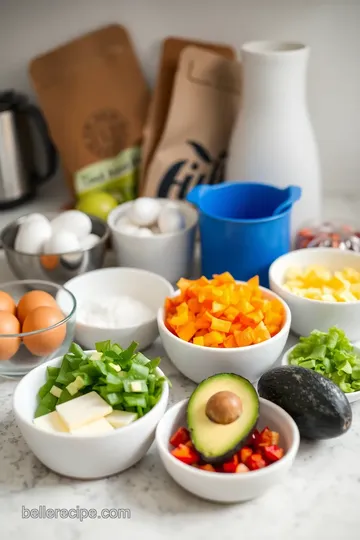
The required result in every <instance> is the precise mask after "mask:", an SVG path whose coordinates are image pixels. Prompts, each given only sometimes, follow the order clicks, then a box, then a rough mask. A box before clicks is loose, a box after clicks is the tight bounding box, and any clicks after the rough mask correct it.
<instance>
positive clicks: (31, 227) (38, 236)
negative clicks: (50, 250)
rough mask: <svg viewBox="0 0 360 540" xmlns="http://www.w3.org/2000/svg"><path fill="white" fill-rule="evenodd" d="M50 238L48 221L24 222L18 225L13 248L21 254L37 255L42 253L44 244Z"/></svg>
mask: <svg viewBox="0 0 360 540" xmlns="http://www.w3.org/2000/svg"><path fill="white" fill-rule="evenodd" d="M50 236H51V226H50V223H49V222H48V221H39V220H34V221H29V222H27V221H25V223H23V224H22V225H20V227H19V230H18V233H17V235H16V238H15V242H14V248H15V250H16V251H20V252H21V253H29V254H32V255H37V254H40V253H42V251H43V246H44V244H45V243H46V242H47V241H48V239H49V238H50Z"/></svg>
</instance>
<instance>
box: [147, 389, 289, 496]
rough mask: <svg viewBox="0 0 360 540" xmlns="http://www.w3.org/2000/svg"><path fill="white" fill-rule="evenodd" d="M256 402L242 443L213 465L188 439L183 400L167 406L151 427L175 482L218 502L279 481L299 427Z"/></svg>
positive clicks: (256, 492)
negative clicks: (255, 420) (256, 408)
mask: <svg viewBox="0 0 360 540" xmlns="http://www.w3.org/2000/svg"><path fill="white" fill-rule="evenodd" d="M259 401H260V416H259V421H258V423H257V426H256V429H255V430H254V431H253V433H251V434H250V436H249V439H248V441H247V442H246V444H245V445H244V446H243V447H242V448H240V450H237V452H235V453H234V454H233V455H232V457H231V458H229V459H227V461H225V462H223V463H219V464H216V465H211V464H209V463H205V462H203V461H202V460H201V458H200V456H199V454H198V452H197V451H196V448H195V447H194V445H193V443H192V441H191V438H190V434H189V431H188V430H187V427H186V408H187V404H188V400H187V399H185V400H183V401H181V402H180V403H177V404H176V405H174V406H173V407H172V408H170V409H169V410H168V411H167V412H166V414H165V415H164V416H163V418H162V419H161V421H160V423H159V424H158V426H157V430H156V444H157V448H158V451H159V454H160V458H161V460H162V462H163V465H164V467H165V469H166V470H167V472H168V473H169V475H170V476H171V477H172V478H173V479H174V480H175V482H176V483H177V484H179V485H180V486H181V487H182V488H184V489H185V490H186V491H189V492H190V493H193V494H194V495H196V496H198V497H201V498H203V499H206V500H209V501H213V502H222V503H234V502H243V501H247V500H251V499H255V498H258V497H260V496H262V495H263V494H264V493H265V492H266V491H268V490H269V489H270V488H272V487H273V486H274V485H276V484H278V483H279V482H282V481H283V480H284V478H285V476H286V474H287V472H288V471H289V469H290V468H291V466H292V464H293V462H294V460H295V457H296V454H297V452H298V449H299V442H300V435H299V430H298V428H297V426H296V424H295V422H294V420H293V419H292V418H291V417H290V416H289V415H288V414H287V413H286V412H285V411H284V410H283V409H281V408H280V407H278V406H277V405H275V404H274V403H271V402H270V401H268V400H266V399H263V398H260V399H259Z"/></svg>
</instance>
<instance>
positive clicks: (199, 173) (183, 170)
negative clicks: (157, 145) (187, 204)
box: [157, 141, 227, 199]
mask: <svg viewBox="0 0 360 540" xmlns="http://www.w3.org/2000/svg"><path fill="white" fill-rule="evenodd" d="M186 143H187V144H188V145H189V146H190V147H191V149H192V151H193V158H192V159H183V160H180V161H177V162H176V163H174V164H173V165H171V166H170V167H169V169H168V170H167V171H166V173H165V174H164V176H163V177H162V179H161V181H160V184H159V189H158V193H157V196H158V197H168V196H169V194H170V190H171V191H172V190H173V189H174V188H173V186H176V187H177V188H178V189H176V190H174V193H173V195H175V193H176V198H177V199H184V198H185V197H186V195H187V193H188V191H190V189H192V188H193V187H195V186H199V185H200V184H209V185H212V184H220V183H221V182H223V181H224V175H225V162H226V158H227V153H226V151H222V152H220V153H219V155H218V156H217V157H216V158H213V157H212V156H211V155H210V153H209V152H208V151H207V150H206V149H205V148H204V147H203V146H202V145H201V144H199V143H197V142H195V141H186Z"/></svg>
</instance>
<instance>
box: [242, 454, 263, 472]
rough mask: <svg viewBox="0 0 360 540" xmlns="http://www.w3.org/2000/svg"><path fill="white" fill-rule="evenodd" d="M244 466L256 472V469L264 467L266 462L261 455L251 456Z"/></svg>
mask: <svg viewBox="0 0 360 540" xmlns="http://www.w3.org/2000/svg"><path fill="white" fill-rule="evenodd" d="M246 466H247V467H249V469H250V470H251V471H256V470H257V469H263V468H264V467H266V461H265V459H264V458H263V457H262V455H261V454H252V455H251V456H250V457H249V458H248V459H247V462H246Z"/></svg>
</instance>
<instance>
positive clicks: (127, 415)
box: [106, 411, 137, 429]
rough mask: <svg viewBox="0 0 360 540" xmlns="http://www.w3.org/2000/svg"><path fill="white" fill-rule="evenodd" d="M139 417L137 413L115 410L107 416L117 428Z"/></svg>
mask: <svg viewBox="0 0 360 540" xmlns="http://www.w3.org/2000/svg"><path fill="white" fill-rule="evenodd" d="M136 419H137V414H136V413H133V412H127V411H113V412H112V413H110V414H109V415H108V416H107V417H106V421H107V422H108V423H109V424H111V425H112V426H113V427H114V428H115V429H117V428H120V427H124V426H128V425H129V424H131V423H132V422H134V421H135V420H136Z"/></svg>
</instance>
